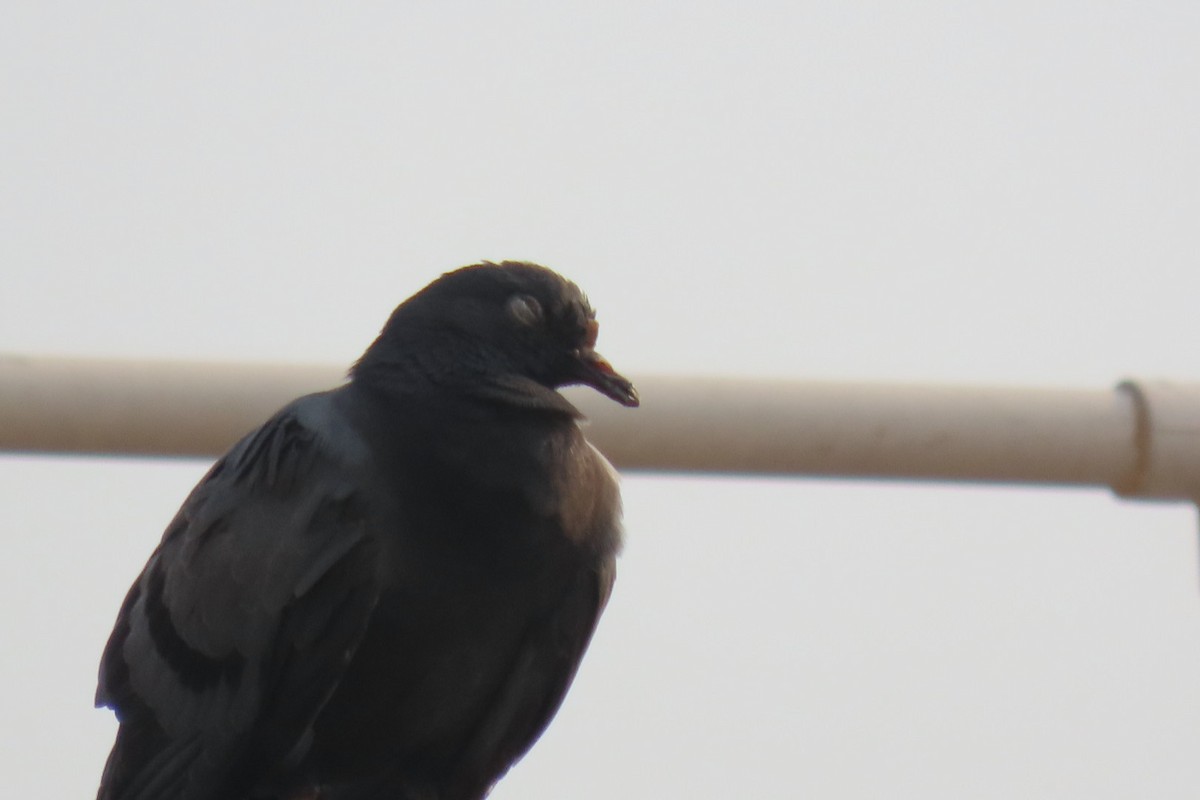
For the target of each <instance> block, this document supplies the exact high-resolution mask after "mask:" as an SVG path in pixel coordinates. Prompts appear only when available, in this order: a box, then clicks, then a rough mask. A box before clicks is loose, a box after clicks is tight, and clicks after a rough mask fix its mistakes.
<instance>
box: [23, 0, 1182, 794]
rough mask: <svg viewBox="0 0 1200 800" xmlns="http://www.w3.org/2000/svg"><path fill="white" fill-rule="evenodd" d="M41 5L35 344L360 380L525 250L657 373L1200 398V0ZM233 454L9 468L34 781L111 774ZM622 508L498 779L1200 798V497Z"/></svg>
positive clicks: (28, 85) (722, 494)
mask: <svg viewBox="0 0 1200 800" xmlns="http://www.w3.org/2000/svg"><path fill="white" fill-rule="evenodd" d="M2 16H3V24H0V92H2V95H0V108H2V109H3V111H0V119H2V123H0V274H2V277H3V280H2V281H0V286H2V291H0V350H3V351H8V352H18V353H37V354H71V355H85V356H152V357H165V358H181V359H196V358H206V359H218V360H270V361H277V362H328V363H339V364H348V363H349V362H350V361H352V360H353V359H354V358H355V357H357V355H358V354H359V353H360V352H361V350H362V349H363V348H364V347H365V346H366V344H367V343H368V342H369V341H370V339H371V338H372V337H373V336H374V334H375V332H376V331H377V330H378V328H379V326H380V325H381V324H382V323H383V321H384V320H385V319H386V317H387V314H388V313H389V312H390V310H391V308H392V307H393V306H394V305H395V304H396V303H397V302H399V301H400V300H402V299H403V298H404V297H406V296H407V295H408V294H410V293H411V292H412V291H414V290H416V289H418V288H419V287H420V286H422V285H424V284H425V283H426V282H428V281H429V280H430V279H432V278H433V277H435V276H436V275H437V274H439V273H441V272H443V271H445V270H447V269H450V268H452V267H455V266H459V265H462V264H466V263H470V262H473V261H477V260H479V259H482V258H488V259H494V260H495V259H502V258H520V259H529V260H535V261H539V262H542V263H545V264H547V265H549V266H552V267H555V268H557V269H559V270H561V271H562V272H564V273H566V274H568V275H569V276H570V277H572V278H573V279H575V280H576V281H577V282H578V283H579V284H580V285H581V286H583V287H584V288H585V289H586V290H587V291H588V292H589V294H590V295H591V298H592V300H593V303H594V305H596V306H597V308H598V310H599V314H600V319H601V321H602V323H603V325H602V332H601V340H600V344H601V350H602V351H603V352H604V353H605V354H606V355H607V356H608V357H609V358H610V359H611V360H612V361H613V362H614V364H615V365H616V366H617V367H618V368H619V369H621V370H622V371H624V372H627V373H629V374H632V375H634V376H636V375H638V374H648V373H658V372H662V373H676V374H691V373H695V374H724V375H753V376H787V377H803V378H813V379H846V378H851V379H864V380H901V381H915V382H925V381H931V382H951V383H985V384H1004V385H1021V384H1029V385H1050V386H1079V387H1107V386H1111V385H1112V384H1113V383H1115V382H1116V381H1117V380H1119V379H1120V378H1122V377H1127V376H1138V377H1151V378H1154V377H1161V378H1171V379H1175V380H1180V381H1200V359H1198V358H1197V355H1196V351H1197V347H1196V343H1197V335H1196V331H1197V322H1196V315H1195V312H1194V307H1195V304H1196V299H1195V298H1196V296H1197V289H1198V288H1200V278H1198V277H1197V276H1198V266H1200V259H1198V256H1200V226H1198V225H1197V220H1200V147H1198V146H1197V142H1198V141H1200V5H1197V4H1195V3H1190V2H1182V0H1180V2H1141V3H1083V2H1075V3H1063V2H1050V3H1047V2H1037V3H1034V2H1005V3H974V4H962V3H933V2H915V3H905V4H891V3H857V4H846V3H839V4H832V3H820V4H814V3H737V4H735V3H727V2H710V3H701V4H694V5H693V6H691V7H685V6H680V5H679V4H677V3H675V4H666V3H657V2H650V3H646V2H624V1H621V0H618V1H617V2H609V3H606V4H602V5H598V4H582V3H574V2H566V3H557V4H549V3H504V4H487V3H459V2H447V3H440V4H434V3H415V2H407V3H395V4H386V5H384V4H365V3H362V4H339V5H336V6H333V5H329V4H317V3H306V2H301V3H286V4H284V3H272V2H266V3H257V4H233V3H227V4H199V5H198V4H191V5H185V4H177V3H166V4H142V5H134V4H126V3H118V4H94V3H82V2H75V3H71V2H61V3H55V2H47V3H36V4H35V3H15V4H10V6H9V7H8V8H6V9H5V10H4V12H3V15H2ZM0 390H2V389H0ZM631 413H636V412H631ZM205 468H206V465H205V464H203V463H200V462H189V461H146V460H115V459H63V458H41V457H11V456H10V457H0V537H2V541H3V544H4V547H5V558H4V559H3V560H0V593H2V594H0V640H2V641H4V642H5V645H4V655H3V656H0V685H3V686H5V687H6V691H5V692H4V697H3V699H2V700H0V720H3V721H2V722H0V725H2V726H3V731H4V742H3V744H4V746H3V747H0V766H2V767H3V773H4V775H5V793H6V794H8V795H10V796H13V797H38V798H41V797H44V798H66V797H88V796H90V794H91V793H92V792H93V791H94V787H95V783H96V781H97V778H98V776H99V770H100V767H101V764H102V762H103V759H104V757H105V755H106V753H107V750H108V747H109V745H110V743H111V737H112V734H113V730H114V723H113V721H112V718H111V715H110V714H109V713H108V712H104V711H94V710H92V709H91V696H92V692H93V690H94V684H95V669H96V661H97V659H98V657H99V653H100V649H101V647H102V645H103V643H104V640H105V639H106V638H107V636H108V633H109V630H110V626H111V623H112V620H113V618H114V616H115V613H116V610H117V607H118V605H119V603H120V599H121V597H122V596H123V593H124V591H125V589H126V588H127V586H128V584H129V582H130V581H131V580H132V579H133V577H134V576H135V575H136V574H137V572H138V570H139V569H140V568H141V565H142V563H143V562H144V560H145V558H146V556H147V555H148V554H149V551H150V549H151V548H152V547H153V545H154V543H155V542H156V541H157V539H158V537H159V536H160V534H161V531H162V529H163V527H164V525H165V524H166V522H167V521H168V520H169V519H170V517H171V515H172V514H173V513H174V511H175V509H176V507H177V506H178V504H179V502H180V501H181V500H182V499H183V497H184V495H185V494H186V493H187V491H188V490H189V488H190V487H191V485H192V484H193V483H194V482H195V481H196V480H197V479H198V478H199V477H200V475H201V474H202V473H203V471H204V470H205ZM625 494H626V506H627V514H626V516H627V527H628V546H627V549H626V553H625V556H624V558H623V560H622V562H621V569H620V577H619V580H618V584H617V589H616V593H615V595H614V598H613V601H612V604H611V606H610V609H609V613H608V614H607V616H606V618H605V620H604V622H603V624H602V625H601V630H600V632H599V634H598V636H597V638H596V640H595V642H594V645H593V648H592V651H591V653H590V654H589V657H588V659H587V661H586V662H585V665H584V668H583V670H582V671H581V673H580V676H579V679H578V680H577V682H576V686H575V689H574V691H573V692H572V694H571V696H570V697H569V698H568V701H567V703H566V705H565V707H564V709H563V711H562V713H561V714H560V716H559V718H558V720H557V721H556V722H555V723H554V725H552V727H551V729H550V731H549V733H548V734H547V735H546V737H544V739H543V740H542V742H541V743H540V744H539V745H538V746H537V747H535V749H534V751H533V753H532V754H531V755H530V756H529V757H528V758H527V759H526V760H525V761H524V762H522V763H521V764H520V765H519V766H518V767H517V768H516V769H515V770H514V771H513V772H512V773H511V774H510V776H509V777H508V778H507V779H506V780H505V781H503V782H502V783H501V784H500V787H499V788H498V789H497V791H496V792H495V794H494V797H495V798H497V800H515V798H560V797H563V798H565V797H570V798H583V799H584V800H587V799H589V798H596V799H598V798H611V797H630V798H664V797H688V798H702V799H704V798H713V799H715V798H728V797H779V798H790V797H798V796H810V797H830V798H833V797H836V798H876V797H887V798H914V799H915V798H920V800H931V799H935V798H947V799H949V798H955V799H956V800H957V798H963V797H970V798H1012V797H1023V798H1064V797H1080V798H1082V797H1087V798H1089V799H1090V800H1102V799H1104V798H1128V797H1155V798H1192V797H1195V795H1196V790H1197V786H1200V759H1197V758H1196V753H1197V752H1200V726H1198V725H1197V724H1196V720H1197V719H1200V681H1198V680H1197V678H1196V675H1197V669H1198V667H1200V589H1198V577H1197V552H1196V541H1195V539H1196V520H1195V516H1196V515H1195V510H1194V509H1193V508H1191V507H1189V506H1181V505H1149V504H1135V503H1125V502H1120V501H1117V500H1114V499H1112V498H1111V497H1109V496H1108V495H1106V494H1103V493H1100V492H1084V491H1058V490H1052V489H1025V490H1018V489H1000V488H968V487H952V488H947V487H940V486H912V485H901V484H884V483H848V482H834V481H799V480H795V481H791V480H769V481H768V480H746V479H716V478H706V479H685V478H678V477H667V476H643V475H630V476H627V479H626V482H625Z"/></svg>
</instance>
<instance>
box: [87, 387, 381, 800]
mask: <svg viewBox="0 0 1200 800" xmlns="http://www.w3.org/2000/svg"><path fill="white" fill-rule="evenodd" d="M331 398H332V393H326V394H323V395H311V396H309V397H306V398H301V399H300V400H298V401H296V402H295V403H293V404H291V405H290V406H288V407H287V408H285V409H284V410H283V411H281V412H280V413H279V414H277V415H276V416H275V417H274V418H273V419H272V420H271V421H269V422H268V423H267V424H266V425H264V426H263V427H262V428H260V429H258V430H257V431H255V432H254V433H252V434H250V435H249V436H247V437H246V438H245V439H243V440H242V441H241V442H240V443H238V444H237V445H236V446H235V447H234V448H233V449H232V450H231V451H230V452H229V453H228V454H227V455H226V456H225V457H224V458H222V459H221V460H220V461H218V462H217V464H216V465H214V467H213V469H212V470H211V471H210V472H209V473H208V475H207V476H206V477H205V478H204V479H203V480H202V481H201V483H200V484H199V485H198V486H197V487H196V489H195V490H194V491H193V492H192V494H191V496H190V497H189V498H188V500H187V501H186V502H185V503H184V505H183V507H182V508H181V509H180V511H179V514H178V515H177V516H176V517H175V519H174V521H173V522H172V523H171V524H170V526H169V527H168V529H167V531H166V533H165V534H164V536H163V539H162V541H161V543H160V544H159V546H158V548H157V550H156V551H155V552H154V554H153V555H152V556H151V557H150V560H149V562H148V563H147V565H146V567H145V569H144V571H143V572H142V574H141V576H140V577H139V578H138V580H137V582H136V583H135V584H134V585H133V587H132V588H131V589H130V591H129V594H128V596H127V597H126V599H125V602H124V604H123V606H122V608H121V611H120V613H119V615H118V618H117V623H116V627H115V629H114V631H113V634H112V637H111V639H110V640H109V642H108V645H107V647H106V648H105V652H104V655H103V657H102V659H101V666H100V683H99V688H98V690H97V694H96V702H97V705H107V706H111V707H112V708H114V709H115V710H116V712H117V716H118V718H119V719H120V720H121V723H122V725H121V731H120V732H119V733H118V737H117V743H116V745H115V746H114V748H113V752H112V754H111V755H110V757H109V763H108V764H107V766H106V767H105V772H104V778H103V779H102V785H101V790H100V795H99V797H100V799H101V800H160V799H161V798H163V797H171V798H174V800H210V798H222V799H223V800H224V799H225V798H235V797H238V796H241V794H239V793H245V792H248V791H249V790H250V789H251V787H253V786H255V785H256V784H261V783H263V782H264V781H269V779H270V777H271V773H272V772H273V771H283V770H284V769H286V768H287V767H288V766H289V765H290V764H293V763H294V762H295V761H297V760H298V759H299V758H300V757H301V756H302V755H303V752H304V750H305V748H306V745H307V740H308V737H309V736H310V735H311V731H310V726H311V723H312V720H313V718H314V717H315V715H316V714H317V712H318V711H319V710H320V708H321V706H322V705H323V704H324V703H325V702H326V700H327V699H328V697H329V695H330V693H331V692H332V691H333V689H334V687H335V686H336V685H337V682H338V680H339V678H340V676H341V674H342V672H343V670H344V668H345V665H346V663H347V661H348V660H349V658H350V656H351V655H352V654H353V652H354V650H355V649H356V648H357V646H358V643H359V641H360V640H361V638H362V635H363V632H364V630H365V629H366V624H367V620H368V618H369V616H370V613H371V610H372V608H373V607H374V605H375V603H376V600H377V598H378V593H379V580H378V577H377V574H376V564H377V560H378V559H377V558H376V554H375V552H374V550H375V541H376V540H375V538H374V537H372V536H370V535H369V532H368V530H367V525H366V521H365V520H366V514H365V509H364V508H363V507H362V501H361V499H360V495H361V493H360V488H361V487H359V486H358V485H356V481H355V476H356V475H358V474H360V473H359V470H358V467H359V466H360V465H361V464H362V462H363V461H364V460H365V459H366V457H367V456H366V452H367V451H366V447H365V445H364V444H363V443H362V442H361V440H360V439H359V438H358V437H357V434H355V433H354V431H353V429H352V428H351V427H350V426H349V424H348V423H346V422H345V421H344V420H343V419H342V418H341V417H340V416H339V415H338V414H337V412H336V410H335V408H334V403H333V402H332V399H331Z"/></svg>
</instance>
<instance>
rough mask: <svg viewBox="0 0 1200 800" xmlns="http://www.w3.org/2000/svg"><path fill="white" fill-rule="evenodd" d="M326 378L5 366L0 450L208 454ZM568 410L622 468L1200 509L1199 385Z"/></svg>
mask: <svg viewBox="0 0 1200 800" xmlns="http://www.w3.org/2000/svg"><path fill="white" fill-rule="evenodd" d="M342 380H343V370H341V369H338V368H334V367H326V366H300V365H292V366H284V365H264V364H216V363H177V362H155V361H121V360H83V359H63V358H40V357H38V358H34V357H21V356H0V450H8V451H18V452H59V453H109V454H132V455H177V456H214V455H217V454H219V453H221V452H223V451H224V450H225V449H226V448H228V447H229V446H230V445H231V444H232V443H233V442H234V441H235V440H236V439H237V438H238V437H240V436H241V435H243V434H244V433H246V432H247V431H249V430H251V429H252V428H254V427H255V426H257V425H258V424H260V423H261V422H262V421H263V420H264V419H266V418H267V417H268V416H269V415H270V414H271V413H272V412H273V411H275V410H276V409H277V408H278V407H280V406H281V405H283V404H284V403H286V402H287V401H289V400H291V399H292V398H294V397H297V396H299V395H301V394H305V393H307V392H311V391H316V390H320V389H324V388H329V387H331V386H336V385H337V384H339V383H340V382H342ZM635 383H637V385H638V389H639V392H640V394H641V396H642V407H641V408H638V409H634V410H630V409H626V408H622V407H620V406H618V405H617V404H615V403H612V402H610V401H608V400H606V399H605V398H603V397H601V396H600V395H598V394H596V393H595V392H591V391H590V390H583V389H570V390H568V394H569V396H570V397H571V399H572V401H573V402H575V403H576V404H577V405H578V406H579V407H580V408H581V409H582V410H583V412H584V413H585V414H586V415H587V416H588V417H589V419H590V420H591V423H590V425H589V431H588V435H589V438H591V439H592V441H593V442H595V444H596V445H597V446H598V447H599V448H600V449H601V450H603V451H604V452H605V453H606V454H607V455H608V456H609V457H610V458H611V459H612V460H613V462H614V463H615V464H616V465H617V466H618V467H620V468H622V469H630V470H666V471H684V472H716V473H754V474H780V475H783V474H787V475H814V476H834V477H866V478H900V479H917V480H950V481H974V482H1000V483H1026V484H1054V485H1078V486H1105V487H1109V488H1111V489H1113V490H1114V491H1116V492H1117V493H1118V494H1121V495H1124V496H1130V497H1146V498H1155V499H1173V500H1192V501H1195V500H1196V498H1197V497H1200V386H1195V385H1186V384H1165V383H1162V384H1139V383H1134V382H1125V383H1122V384H1120V385H1118V386H1117V387H1116V388H1114V389H1104V390H1080V389H1020V388H992V387H953V386H917V385H904V384H894V385H888V384H868V383H819V382H808V381H781V380H742V379H736V380H735V379H724V378H690V377H663V376H645V377H642V378H640V379H638V380H636V381H635Z"/></svg>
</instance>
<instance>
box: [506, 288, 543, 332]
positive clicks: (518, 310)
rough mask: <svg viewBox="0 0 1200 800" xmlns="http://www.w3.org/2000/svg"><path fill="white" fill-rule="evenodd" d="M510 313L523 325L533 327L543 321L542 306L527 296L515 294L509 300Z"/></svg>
mask: <svg viewBox="0 0 1200 800" xmlns="http://www.w3.org/2000/svg"><path fill="white" fill-rule="evenodd" d="M507 308H508V313H509V314H510V315H512V318H513V319H515V320H516V321H517V322H519V323H521V324H522V325H528V326H532V325H535V324H537V323H538V322H539V321H541V319H542V305H541V303H539V302H538V301H537V300H536V299H534V298H533V297H530V296H529V295H527V294H514V295H513V296H512V297H510V298H508V306H507Z"/></svg>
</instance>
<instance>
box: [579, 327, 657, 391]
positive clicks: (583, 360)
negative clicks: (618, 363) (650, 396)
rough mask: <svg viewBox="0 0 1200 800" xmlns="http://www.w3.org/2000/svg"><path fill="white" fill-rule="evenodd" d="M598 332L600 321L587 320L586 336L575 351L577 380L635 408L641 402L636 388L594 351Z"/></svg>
mask: <svg viewBox="0 0 1200 800" xmlns="http://www.w3.org/2000/svg"><path fill="white" fill-rule="evenodd" d="M599 332H600V323H598V322H596V320H594V319H593V320H588V326H587V336H586V338H585V339H584V343H583V346H582V347H580V348H579V349H578V350H577V351H575V355H576V358H577V359H578V365H579V373H578V375H577V377H578V378H579V382H580V383H583V384H585V385H587V386H590V387H592V388H593V389H595V390H596V391H598V392H600V393H601V394H602V395H605V396H606V397H610V398H612V399H613V400H616V401H617V402H618V403H620V404H621V405H623V406H628V407H629V408H636V407H637V406H638V404H639V403H640V402H641V401H640V400H639V399H638V393H637V389H635V388H633V384H632V383H630V382H629V380H628V379H627V378H625V377H624V376H623V375H621V374H619V373H618V372H617V371H616V370H614V369H613V368H612V364H609V363H608V362H607V361H606V360H605V359H604V357H603V356H601V355H600V354H599V353H597V352H596V351H595V349H594V348H595V346H596V336H597V334H598V333H599Z"/></svg>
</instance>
